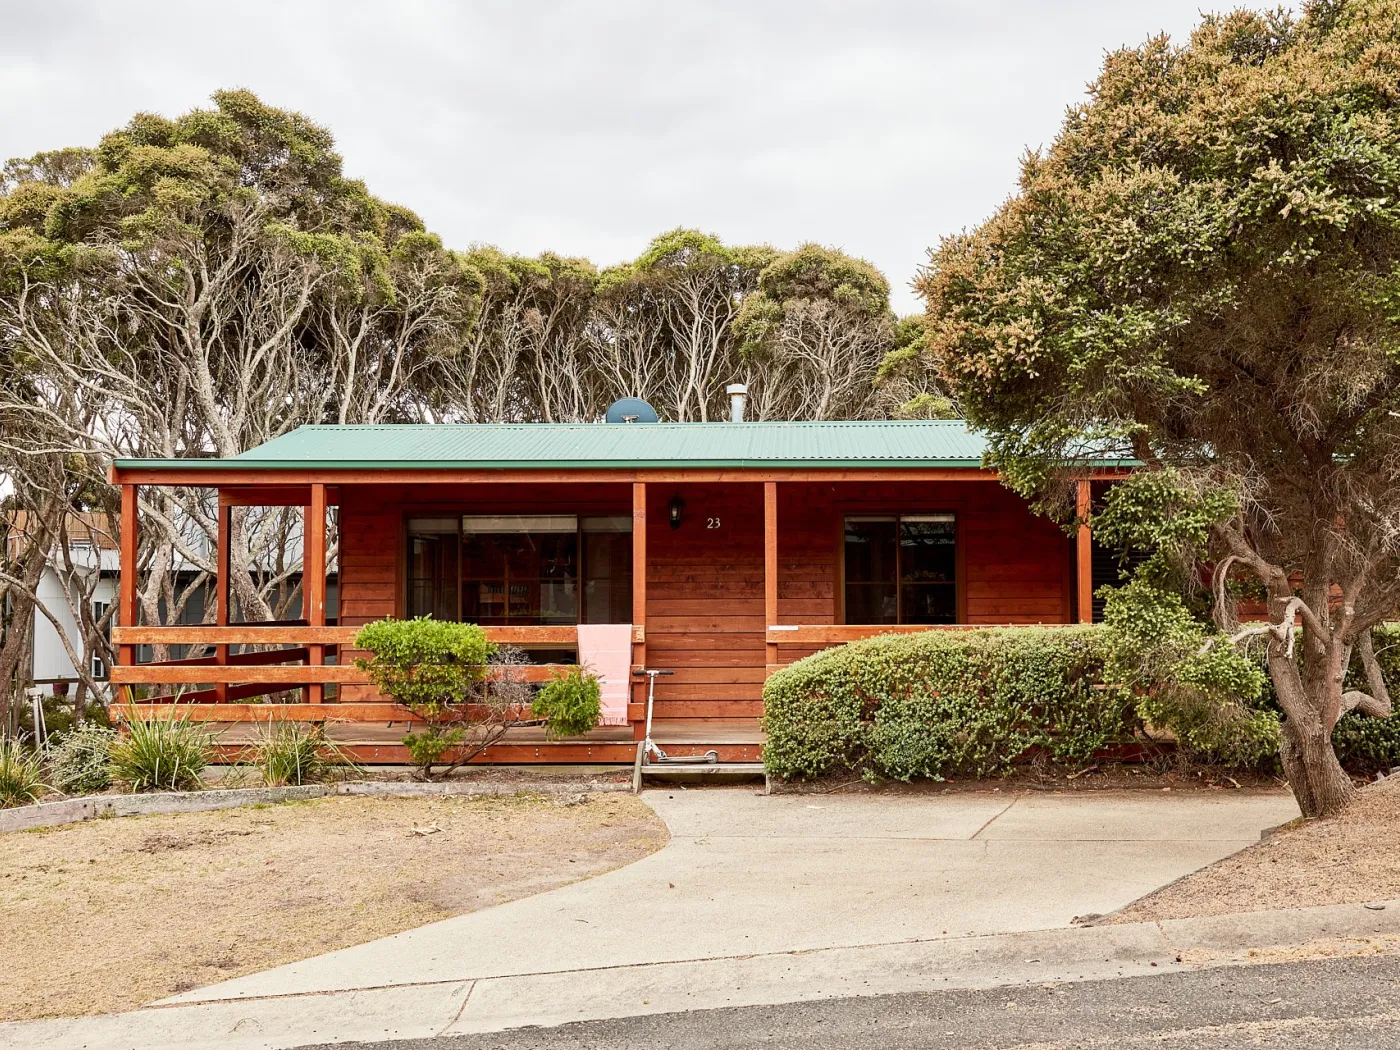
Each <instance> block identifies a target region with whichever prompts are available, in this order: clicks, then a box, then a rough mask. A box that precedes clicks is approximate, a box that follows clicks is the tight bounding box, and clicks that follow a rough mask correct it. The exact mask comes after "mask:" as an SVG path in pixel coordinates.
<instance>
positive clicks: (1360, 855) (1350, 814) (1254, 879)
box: [1108, 776, 1400, 923]
mask: <svg viewBox="0 0 1400 1050" xmlns="http://www.w3.org/2000/svg"><path fill="white" fill-rule="evenodd" d="M1397 842H1400V776H1396V777H1391V778H1389V779H1386V780H1384V781H1381V782H1379V783H1376V784H1372V785H1370V786H1368V787H1366V788H1364V789H1362V791H1361V796H1360V798H1359V799H1358V800H1357V802H1356V803H1355V805H1353V806H1352V807H1351V808H1350V809H1348V810H1347V811H1346V812H1345V813H1343V814H1342V815H1341V816H1339V817H1335V818H1332V819H1330V820H1314V821H1304V820H1302V819H1301V818H1299V819H1298V820H1296V821H1293V822H1292V823H1290V824H1286V825H1284V826H1283V827H1282V828H1280V829H1278V830H1277V831H1275V832H1274V833H1273V834H1272V835H1270V836H1269V837H1268V838H1266V839H1265V840H1264V841H1262V842H1260V843H1259V844H1258V845H1256V846H1251V847H1249V848H1248V849H1246V850H1242V851H1241V852H1239V853H1236V854H1234V855H1233V856H1230V857H1226V858H1225V859H1224V860H1221V861H1218V862H1216V863H1215V864H1212V865H1211V866H1210V867H1208V868H1202V869H1201V870H1200V871H1197V872H1195V873H1193V874H1191V875H1187V876H1186V877H1185V878H1183V879H1180V880H1179V881H1177V882H1174V883H1172V884H1171V885H1169V886H1165V887H1163V888H1162V889H1160V890H1158V891H1157V892H1156V893H1151V894H1149V895H1147V896H1146V897H1143V898H1142V899H1141V900H1138V901H1136V902H1134V903H1133V904H1130V905H1128V907H1126V908H1124V909H1123V910H1122V911H1120V912H1117V913H1116V914H1114V916H1113V917H1112V918H1111V919H1110V920H1108V921H1110V922H1115V923H1123V922H1156V921H1157V920H1160V919H1181V918H1189V917H1191V916H1196V915H1226V914H1230V913H1234V912H1248V911H1267V910H1272V909H1275V908H1308V907H1316V906H1321V905H1328V904H1364V903H1367V902H1370V901H1383V900H1395V899H1400V860H1398V859H1397V853H1396V843H1397Z"/></svg>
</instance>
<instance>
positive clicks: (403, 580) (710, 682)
mask: <svg viewBox="0 0 1400 1050" xmlns="http://www.w3.org/2000/svg"><path fill="white" fill-rule="evenodd" d="M982 452H983V442H982V440H981V438H980V437H978V436H977V435H976V434H973V433H969V432H968V431H967V429H966V427H965V426H964V424H963V423H962V422H960V421H939V422H926V421H917V422H914V421H881V422H790V423H680V424H668V423H622V424H608V423H596V424H518V425H516V424H511V425H461V426H454V425H403V426H399V425H390V426H307V427H302V428H300V429H299V430H296V431H294V432H292V433H290V434H287V435H285V436H283V437H280V438H277V439H276V440H274V441H271V442H269V443H267V444H265V445H262V446H260V447H258V448H255V449H252V450H251V451H248V452H245V453H244V454H242V455H240V456H237V457H234V458H232V459H200V458H191V459H174V460H118V461H117V462H116V463H115V464H114V465H113V467H112V472H111V476H112V480H113V481H114V482H115V483H116V484H117V485H119V486H120V487H121V495H122V499H121V506H122V530H121V541H122V550H121V564H122V570H123V571H122V575H121V593H120V610H119V620H120V623H121V625H122V626H119V627H118V628H116V630H115V633H114V640H115V642H116V643H117V645H118V649H119V654H120V659H119V666H118V667H116V668H114V669H113V673H112V679H113V682H114V683H117V684H119V685H122V686H125V687H137V688H127V689H125V690H124V696H123V697H122V698H121V702H120V703H118V704H116V705H115V707H114V710H115V711H116V713H117V715H118V717H127V718H130V717H133V716H137V715H139V714H141V713H143V712H159V713H167V712H169V711H171V710H172V709H173V710H178V711H179V712H180V713H182V714H184V715H186V716H188V717H191V718H195V719H201V720H205V721H209V722H213V723H219V724H220V725H221V726H222V727H223V729H224V730H225V732H224V735H223V737H222V739H223V741H224V744H225V745H226V746H227V747H229V748H230V749H236V748H237V747H238V745H239V744H240V743H241V742H246V741H247V740H248V739H249V736H248V734H249V732H250V724H251V723H254V722H258V721H265V720H267V719H269V718H287V719H296V720H305V721H316V722H325V723H326V724H327V725H328V726H330V727H331V729H332V736H333V737H334V738H336V739H337V740H339V741H340V742H341V743H342V745H343V746H344V747H346V749H347V750H348V751H349V752H350V753H351V754H353V755H354V756H355V757H356V758H358V759H359V760H361V761H367V762H402V761H406V759H407V752H406V749H405V748H404V747H403V746H402V744H401V743H400V742H399V740H400V738H401V736H402V735H403V732H404V730H405V728H406V725H405V723H406V721H407V720H408V719H409V718H410V717H411V716H410V713H409V712H407V711H406V710H405V709H403V708H401V707H396V706H394V705H392V704H390V703H388V702H387V701H386V699H385V698H383V697H381V696H378V695H376V693H375V692H374V690H373V688H372V687H371V686H369V685H368V684H367V678H366V676H365V675H364V674H363V673H362V672H360V671H359V670H357V669H356V668H355V667H354V666H353V662H352V657H353V655H354V654H353V652H351V645H352V642H353V640H354V637H355V634H356V631H357V628H358V627H360V626H361V625H363V624H365V623H368V622H370V621H371V620H376V619H379V618H382V617H390V616H392V617H400V618H403V617H412V616H419V615H431V616H434V617H438V618H447V619H460V620H464V621H470V622H475V623H478V624H481V625H482V626H483V627H485V628H486V630H487V632H488V635H489V636H490V637H492V638H493V639H495V640H497V641H501V642H509V643H512V644H515V645H518V646H521V647H522V648H524V649H526V650H527V651H528V652H529V653H531V654H532V656H533V657H534V658H535V660H536V665H535V666H532V667H531V668H530V669H529V671H528V674H530V675H533V676H535V678H536V679H537V680H539V679H542V678H544V677H547V676H548V675H549V674H550V673H551V671H550V667H551V665H558V664H563V663H571V662H573V661H575V660H576V659H577V658H578V651H577V644H578V636H579V625H581V624H585V625H586V624H597V623H611V624H630V625H631V632H630V644H631V650H632V652H631V660H632V665H633V670H634V671H637V670H640V669H642V668H661V669H666V670H671V671H674V672H675V673H674V675H673V676H670V677H667V678H662V679H658V683H657V686H656V705H655V719H656V724H655V730H654V733H653V735H654V738H655V739H656V740H657V742H658V743H660V744H661V746H663V747H664V748H666V750H667V751H668V752H669V753H672V754H680V755H685V754H701V753H703V752H705V751H707V750H711V749H713V750H716V751H718V752H719V756H720V759H721V760H722V761H726V762H738V761H756V760H758V759H759V757H760V750H761V745H762V735H761V732H760V729H759V721H758V719H759V716H760V715H761V714H762V710H763V696H762V694H763V682H764V679H765V678H766V677H767V676H768V675H769V674H771V673H772V672H773V671H774V670H775V669H776V668H778V667H781V666H783V665H784V664H787V663H789V662H791V661H793V660H796V659H798V658H800V657H802V656H805V655H807V654H809V653H812V652H814V651H816V650H819V649H821V648H823V647H826V646H830V645H834V644H838V643H841V642H846V641H850V640H853V639H857V638H863V637H867V636H869V635H873V634H879V633H884V632H895V631H922V630H928V629H931V628H947V629H957V628H964V627H972V626H991V625H1010V624H1063V623H1073V622H1078V621H1087V620H1089V619H1090V618H1091V616H1092V605H1091V593H1092V589H1093V583H1094V581H1093V562H1094V560H1095V559H1094V558H1093V557H1091V554H1090V551H1091V539H1090V536H1089V534H1088V530H1087V529H1084V530H1081V531H1080V532H1079V534H1078V536H1077V538H1071V537H1068V536H1066V534H1065V533H1064V531H1063V530H1061V529H1060V528H1059V527H1057V526H1056V525H1055V524H1053V523H1052V522H1050V521H1048V520H1046V519H1045V518H1042V517H1038V516H1036V515H1035V514H1033V513H1032V512H1031V511H1030V509H1029V507H1028V506H1027V504H1026V502H1025V501H1024V500H1022V499H1021V498H1020V497H1018V496H1017V495H1015V494H1014V493H1012V492H1011V491H1010V490H1008V489H1007V488H1005V487H1004V486H1002V485H1001V484H1000V483H999V481H998V480H997V476H996V474H995V473H994V472H993V471H990V470H987V469H985V468H984V467H983V466H982ZM1114 469H1115V466H1114V465H1112V464H1105V466H1104V472H1103V473H1104V475H1105V476H1107V475H1108V474H1110V473H1112V472H1114ZM1090 483H1091V479H1089V478H1086V479H1085V480H1084V481H1082V482H1081V483H1080V499H1081V505H1087V501H1088V499H1089V495H1090ZM161 485H191V486H206V487H209V488H212V489H216V490H217V491H218V508H219V510H218V519H219V536H220V540H219V543H220V548H219V564H220V566H224V565H226V564H227V556H228V553H227V552H228V536H229V531H230V523H231V515H232V513H233V511H234V508H237V507H244V506H300V507H304V508H306V519H305V526H306V527H305V557H304V561H305V575H304V579H305V581H306V582H305V587H304V603H303V610H304V614H303V616H302V617H301V618H300V619H297V620H295V621H284V622H278V623H273V624H269V623H240V622H235V621H234V619H233V618H232V614H231V610H230V601H229V587H228V577H227V573H226V572H220V573H219V579H218V586H217V601H216V603H215V614H214V622H213V623H212V624H205V625H193V626H191V625H184V626H160V625H145V624H141V623H140V622H139V619H138V603H137V600H136V584H137V581H136V572H135V571H134V567H135V565H136V552H137V542H138V532H137V530H138V527H139V522H138V518H139V508H140V506H141V497H140V493H141V490H142V488H143V487H146V486H161ZM331 513H333V514H334V516H335V517H334V527H333V528H332V529H329V530H328V514H331ZM328 535H330V536H332V537H333V538H335V539H336V542H337V544H338V550H337V554H336V558H335V563H336V564H335V567H336V569H337V571H338V581H339V601H338V609H337V610H336V613H337V615H336V616H334V617H328V616H327V610H326V588H325V582H324V581H325V578H326V568H327V565H326V552H327V536H328ZM158 644H178V645H199V644H204V645H208V646H213V647H214V648H213V655H211V656H205V657H198V658H191V659H184V660H178V661H167V662H163V663H160V664H156V663H138V662H137V660H136V656H137V654H138V652H140V651H143V650H142V649H141V647H149V646H151V645H158ZM144 651H149V650H144ZM153 686H158V687H164V688H160V689H156V690H154V691H155V692H161V693H164V694H166V695H164V696H153V695H151V694H152V690H151V688H150V687H153ZM177 686H178V687H180V688H179V690H178V695H171V694H173V693H177V690H175V689H174V688H173V687H177ZM140 687H145V688H140ZM632 690H633V691H632V693H631V697H630V703H628V704H627V705H626V715H625V722H626V724H622V725H613V726H603V727H600V728H599V729H597V730H596V731H594V732H593V733H592V734H590V735H589V736H588V737H586V738H583V739H580V740H575V741H563V742H551V741H547V740H546V739H545V738H544V734H543V732H542V731H540V730H539V729H534V728H527V727H522V728H518V729H514V730H512V731H511V736H510V737H509V738H508V740H507V741H506V742H505V743H503V744H500V745H498V746H496V747H494V748H493V749H492V750H491V751H490V752H488V753H487V754H486V755H483V756H482V760H483V761H490V762H511V763H520V762H531V763H533V762H617V763H622V762H631V761H632V759H633V757H634V755H635V754H636V749H637V745H636V741H638V740H640V739H641V738H642V731H643V719H644V717H645V684H644V680H643V679H642V678H640V677H638V678H637V680H636V681H635V683H634V684H633V686H632ZM298 691H299V700H300V702H295V703H290V702H289V703H268V702H266V699H267V697H268V696H270V695H274V694H275V695H278V696H284V697H285V696H287V695H291V696H293V697H297V696H298ZM255 697H256V698H260V700H259V702H256V703H253V702H249V701H250V700H252V699H253V698H255Z"/></svg>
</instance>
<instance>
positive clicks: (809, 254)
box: [735, 244, 896, 419]
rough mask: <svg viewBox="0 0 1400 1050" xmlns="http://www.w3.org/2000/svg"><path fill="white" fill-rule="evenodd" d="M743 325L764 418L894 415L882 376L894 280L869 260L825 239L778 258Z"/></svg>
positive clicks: (764, 273) (753, 392) (746, 306)
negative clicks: (878, 381) (888, 411)
mask: <svg viewBox="0 0 1400 1050" xmlns="http://www.w3.org/2000/svg"><path fill="white" fill-rule="evenodd" d="M735 327H736V332H737V334H738V337H739V339H740V352H741V354H742V356H743V361H744V365H745V375H746V378H747V380H748V386H749V392H750V398H751V400H752V402H753V405H754V408H755V410H756V412H755V415H756V417H757V418H760V419H834V418H838V417H841V418H855V419H860V418H870V417H872V416H881V415H884V414H885V408H886V406H885V405H884V404H883V403H882V398H881V396H880V391H878V390H877V389H876V386H875V375H876V372H877V371H878V369H879V367H880V363H881V361H882V360H883V359H884V358H885V356H886V355H887V354H889V353H890V352H891V351H892V350H893V349H894V334H895V327H896V322H895V316H894V313H893V311H891V310H890V285H889V282H888V281H887V280H885V276H884V274H882V273H880V271H879V270H877V269H876V268H875V267H873V266H871V265H870V264H869V263H868V262H866V261H865V260H863V259H855V258H852V257H851V256H849V255H846V254H844V253H843V252H840V251H837V250H835V249H833V248H823V247H822V246H821V245H818V244H804V245H801V246H799V247H798V248H797V249H795V250H794V251H791V252H784V253H782V254H781V255H778V256H776V257H775V258H773V259H772V260H771V261H770V262H769V263H768V265H766V266H765V267H764V268H763V269H762V270H761V271H760V272H759V274H758V280H757V286H756V288H755V289H754V291H753V292H752V293H751V294H750V295H748V296H747V297H746V298H745V299H744V303H743V306H742V308H741V309H740V311H739V316H738V317H737V318H736V321H735Z"/></svg>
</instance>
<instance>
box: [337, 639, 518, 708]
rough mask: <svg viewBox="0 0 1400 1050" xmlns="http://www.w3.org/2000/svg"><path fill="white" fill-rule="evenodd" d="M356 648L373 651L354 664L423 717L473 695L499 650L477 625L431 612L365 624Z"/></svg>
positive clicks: (386, 693)
mask: <svg viewBox="0 0 1400 1050" xmlns="http://www.w3.org/2000/svg"><path fill="white" fill-rule="evenodd" d="M355 648H357V649H367V650H369V652H370V653H371V654H372V658H371V659H369V660H365V659H358V660H356V661H355V666H356V667H358V668H360V670H362V671H365V672H367V673H368V674H369V677H370V681H372V682H373V683H374V684H375V686H377V687H378V689H379V691H380V692H381V693H383V694H384V695H385V696H389V697H392V698H393V699H394V701H395V702H397V703H400V704H403V705H404V706H405V707H410V708H412V709H413V710H414V711H415V712H417V713H418V714H419V715H422V716H424V717H425V718H426V717H431V716H434V715H438V714H441V713H442V712H443V711H444V710H445V709H446V708H447V707H449V706H450V705H452V704H460V703H464V702H466V701H467V700H468V699H469V698H471V696H472V695H473V694H474V693H475V692H476V687H477V686H478V685H479V684H480V682H481V681H482V679H483V678H484V677H485V673H486V661H487V660H489V659H490V658H491V656H492V654H493V653H494V652H495V650H496V647H495V646H494V645H492V644H491V643H490V642H488V641H487V640H486V632H485V631H483V630H482V629H481V628H480V627H478V626H477V625H476V624H473V623H448V622H446V621H442V620H434V619H432V618H431V617H428V616H420V617H417V618H415V619H412V620H376V621H375V622H374V623H371V624H366V625H365V626H364V627H362V628H360V633H359V634H357V635H356V636H355Z"/></svg>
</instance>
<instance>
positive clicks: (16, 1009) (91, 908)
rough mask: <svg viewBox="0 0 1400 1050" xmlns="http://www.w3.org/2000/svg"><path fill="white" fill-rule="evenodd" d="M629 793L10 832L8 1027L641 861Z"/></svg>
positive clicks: (637, 813)
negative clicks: (11, 963) (11, 1023)
mask: <svg viewBox="0 0 1400 1050" xmlns="http://www.w3.org/2000/svg"><path fill="white" fill-rule="evenodd" d="M666 838H667V833H666V829H665V826H664V825H663V824H662V823H661V821H660V820H659V819H658V818H657V817H656V815H655V814H654V813H652V811H651V810H650V809H649V808H648V807H647V806H646V805H644V804H643V803H642V802H640V801H639V800H638V799H636V798H634V797H632V796H631V795H628V794H622V793H610V794H591V795H585V794H579V795H549V796H546V795H531V794H519V795H507V796H498V797H490V796H487V797H461V796H449V797H436V798H366V797H346V796H338V797H330V798H321V799H315V800H311V801H306V802H295V803H286V804H282V805H275V806H252V807H247V808H243V809H235V810H223V811H218V812H208V813H189V814H172V815H166V816H149V817H132V818H129V819H123V820H96V821H89V822H86V823H83V824H77V825H71V826H67V827H62V828H53V829H43V830H34V831H28V832H20V833H16V834H11V835H5V836H0V928H3V929H4V930H5V948H6V953H7V955H8V956H9V957H10V958H11V959H16V960H23V961H24V965H23V966H17V967H12V968H11V972H10V974H9V975H8V976H7V979H6V980H5V981H4V982H0V1019H4V1020H16V1019H22V1018H34V1017H53V1016H61V1015H75V1014H87V1013H104V1012H109V1011H114V1010H123V1009H130V1008H132V1007H135V1006H139V1005H141V1004H143V1003H148V1002H151V1001H153V1000H156V999H160V998H163V997H165V996H169V995H173V994H176V993H177V992H180V991H183V990H185V989H188V988H195V987H199V986H202V985H206V984H210V983H213V982H216V981H223V980H228V979H230V978H233V977H238V976H241V975H243V974H247V973H252V972H255V971H257V970H261V969H265V968H267V967H271V966H278V965H281V964H283V963H287V962H292V961H294V960H296V959H302V958H306V957H309V956H312V955H318V954H320V953H322V952H328V951H333V950H335V949H337V948H343V947H347V946H349V945H352V944H359V943H362V942H364V941H367V940H372V939H373V938H376V937H382V936H385V935H388V934H391V933H397V932H399V931H402V930H406V929H411V928H413V927H416V926H421V925H423V924H425V923H429V922H434V921H436V920H439V919H443V918H447V917H449V916H452V915H459V914H462V913H464V912H470V911H475V910H477V909H479V908H483V907H488V906H490V905H494V904H500V903H503V902H505V901H509V900H513V899H516V898H518V897H523V896H528V895H530V894H534V893H540V892H543V891H545V890H549V889H553V888H555V887H558V886H562V885H565V884H566V883H569V882H574V881H577V880H578V879H582V878H587V877H589V876H593V875H597V874H600V873H602V872H604V871H608V870H611V869H612V868H616V867H620V866H622V865H624V864H628V863H631V862H632V861H635V860H638V859H640V858H642V857H644V856H647V855H648V854H650V853H652V852H654V851H655V850H657V849H659V848H660V847H661V846H662V845H664V844H665V841H666Z"/></svg>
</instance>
